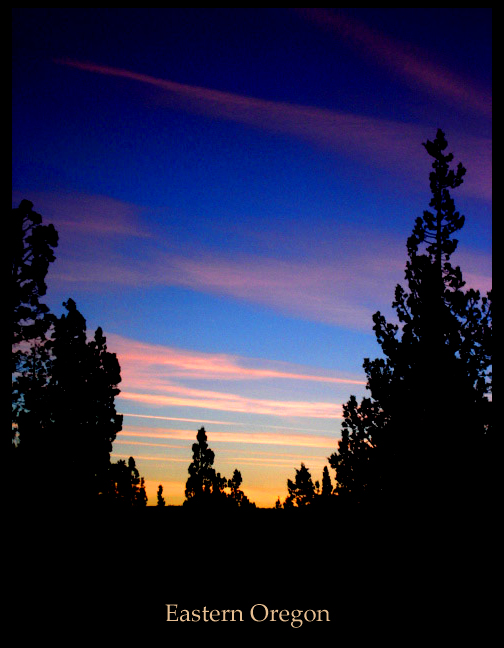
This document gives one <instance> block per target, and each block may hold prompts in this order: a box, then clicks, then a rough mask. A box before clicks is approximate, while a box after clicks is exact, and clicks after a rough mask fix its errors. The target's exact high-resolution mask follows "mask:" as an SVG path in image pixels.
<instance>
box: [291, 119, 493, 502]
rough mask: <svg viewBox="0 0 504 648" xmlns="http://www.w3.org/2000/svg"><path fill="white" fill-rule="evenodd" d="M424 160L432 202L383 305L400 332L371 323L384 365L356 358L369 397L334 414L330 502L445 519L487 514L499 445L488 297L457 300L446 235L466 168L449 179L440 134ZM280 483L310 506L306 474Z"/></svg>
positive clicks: (458, 276)
mask: <svg viewBox="0 0 504 648" xmlns="http://www.w3.org/2000/svg"><path fill="white" fill-rule="evenodd" d="M424 147H425V149H426V151H427V153H428V154H429V155H430V156H431V157H432V158H433V162H432V168H433V170H432V172H431V173H430V176H429V179H430V189H431V192H432V198H431V201H430V204H429V206H430V207H431V211H430V210H426V211H424V213H423V216H422V217H418V218H417V219H416V221H415V226H414V229H413V232H412V234H411V236H410V237H409V238H408V241H407V251H408V260H407V263H406V270H405V279H406V282H407V286H408V288H407V289H405V288H403V287H402V286H400V285H398V286H397V287H396V290H395V299H394V302H393V304H392V306H393V308H394V309H395V311H396V313H397V318H398V321H399V324H393V323H390V322H387V320H386V319H385V317H384V316H383V315H382V314H381V313H380V312H377V313H376V314H375V315H374V316H373V321H374V327H373V329H374V331H375V334H376V338H377V341H378V343H379V344H380V346H381V348H382V351H383V357H381V358H377V359H375V360H370V359H369V358H366V359H365V360H364V369H365V372H366V375H367V389H368V390H369V392H370V396H368V397H365V398H363V399H362V401H361V402H360V403H358V402H357V399H356V398H355V396H351V397H350V400H349V401H348V402H347V403H346V404H345V405H344V406H343V413H344V421H343V423H342V438H341V441H340V443H339V447H338V450H337V451H336V452H335V453H333V454H332V455H331V456H330V457H329V463H330V465H331V467H332V468H333V469H334V470H335V471H336V486H335V489H334V494H335V495H336V496H337V500H338V501H339V502H347V503H352V504H359V503H368V504H369V503H372V504H393V505H399V506H403V507H405V508H406V507H409V506H417V505H427V506H430V507H435V506H440V507H442V508H447V507H451V506H460V505H467V504H478V505H485V504H489V503H490V504H491V502H492V501H493V499H494V498H495V496H496V493H497V491H498V483H497V479H498V465H497V461H498V459H497V457H498V456H499V453H498V449H497V433H496V431H495V429H494V428H493V426H492V418H491V416H492V415H491V405H492V404H491V398H490V393H491V388H492V384H491V378H492V372H491V370H492V349H491V335H492V314H491V304H492V301H491V293H488V294H487V295H486V296H482V295H480V293H479V292H478V291H476V290H472V289H470V290H464V286H465V282H464V281H463V279H462V272H461V270H460V268H459V267H458V266H453V265H452V264H451V256H452V254H453V253H454V252H455V250H456V248H457V243H458V241H457V239H456V238H454V236H453V235H454V234H455V233H456V232H457V231H458V230H460V229H461V228H462V226H463V225H464V220H465V219H464V216H463V215H461V214H460V213H459V212H458V211H457V210H456V209H455V204H454V201H453V199H452V197H451V195H450V190H452V189H455V188H457V187H458V186H460V184H461V183H462V182H463V177H464V175H465V172H466V170H465V168H464V167H463V166H462V164H460V163H459V164H458V166H457V168H456V169H455V170H454V169H451V168H450V163H451V162H452V160H453V155H452V154H451V153H448V154H446V153H445V150H446V148H447V142H446V139H445V136H444V133H443V132H442V131H441V130H438V131H437V134H436V137H435V139H434V141H432V142H431V141H427V142H426V143H425V144H424ZM296 472H297V474H296V481H295V482H294V483H293V482H291V481H290V480H289V482H288V489H289V497H288V498H287V501H286V504H287V505H289V504H293V503H294V504H296V505H297V506H303V505H305V504H306V503H308V502H311V501H312V500H313V490H314V489H313V484H312V483H311V479H310V478H309V474H307V471H306V469H305V468H304V466H303V465H302V466H301V470H300V471H296Z"/></svg>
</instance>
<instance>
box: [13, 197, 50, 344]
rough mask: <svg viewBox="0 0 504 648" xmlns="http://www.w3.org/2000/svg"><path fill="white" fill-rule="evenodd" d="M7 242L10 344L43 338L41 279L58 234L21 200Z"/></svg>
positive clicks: (42, 281) (44, 308)
mask: <svg viewBox="0 0 504 648" xmlns="http://www.w3.org/2000/svg"><path fill="white" fill-rule="evenodd" d="M11 227H12V232H13V236H12V239H11V254H12V285H11V291H12V293H11V299H12V304H13V309H12V312H13V327H12V344H13V345H16V344H19V343H20V342H22V341H26V340H32V339H35V338H43V336H44V333H45V332H46V331H47V328H48V323H47V321H46V320H45V318H44V316H45V315H46V314H47V313H48V312H49V309H48V307H47V306H46V305H45V304H42V303H41V302H40V298H41V297H43V296H44V295H45V294H46V290H47V286H46V284H45V277H46V274H47V270H48V268H49V264H50V263H51V262H52V261H54V259H55V257H54V252H53V250H54V248H55V247H57V245H58V233H57V232H56V229H55V228H54V225H42V216H41V215H40V214H37V212H35V211H33V203H31V202H30V201H29V200H22V201H21V203H20V204H19V207H17V208H15V209H13V210H12V222H11Z"/></svg>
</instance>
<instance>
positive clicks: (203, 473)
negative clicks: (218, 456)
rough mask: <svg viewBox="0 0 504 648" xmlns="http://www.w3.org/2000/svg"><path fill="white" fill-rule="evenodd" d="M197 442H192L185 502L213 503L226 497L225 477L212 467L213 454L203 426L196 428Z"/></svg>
mask: <svg viewBox="0 0 504 648" xmlns="http://www.w3.org/2000/svg"><path fill="white" fill-rule="evenodd" d="M196 439H197V443H193V446H192V451H193V460H192V463H191V464H190V466H189V469H188V470H189V478H188V479H187V482H186V488H185V496H186V503H187V504H199V505H201V504H205V505H208V504H215V503H216V501H217V498H219V499H222V498H224V497H226V494H225V492H224V489H225V487H226V486H227V480H226V478H225V477H221V475H220V473H217V472H216V471H215V469H214V467H213V463H214V460H215V455H214V453H213V451H212V450H211V449H210V448H209V447H208V443H207V435H206V432H205V428H204V427H202V428H200V429H199V430H198V433H197V436H196Z"/></svg>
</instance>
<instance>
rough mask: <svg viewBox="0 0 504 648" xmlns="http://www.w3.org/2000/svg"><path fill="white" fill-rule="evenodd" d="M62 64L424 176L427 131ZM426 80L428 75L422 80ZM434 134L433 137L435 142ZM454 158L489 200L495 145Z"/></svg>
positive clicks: (470, 186) (466, 139) (462, 146)
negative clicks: (463, 164)
mask: <svg viewBox="0 0 504 648" xmlns="http://www.w3.org/2000/svg"><path fill="white" fill-rule="evenodd" d="M55 62H56V63H58V64H61V65H66V66H70V67H74V68H76V69H79V70H82V71H86V72H91V73H94V74H101V75H106V76H110V77H115V78H124V79H129V80H131V81H135V82H139V83H142V84H147V85H150V86H154V87H156V88H158V89H160V90H163V91H164V96H165V101H166V105H167V106H168V107H171V108H175V109H180V110H187V111H190V112H193V113H197V114H201V115H206V116H210V117H213V118H216V119H223V120H229V121H233V122H238V123H242V124H246V125H249V126H253V127H254V128H259V129H261V130H266V131H269V132H273V133H277V134H286V135H292V136H295V137H297V138H300V139H303V140H305V141H307V142H309V143H311V144H313V145H316V146H319V147H323V148H326V149H330V150H332V151H335V152H337V153H338V154H340V155H344V156H345V157H354V158H358V159H359V160H361V161H364V162H365V163H366V164H368V165H369V164H370V165H374V166H376V167H379V168H384V169H387V170H389V171H390V170H393V171H394V172H395V173H396V174H399V175H400V176H401V177H407V178H408V180H409V181H411V180H412V179H413V181H414V182H416V180H415V179H416V178H422V181H423V178H424V176H425V170H426V169H427V168H428V167H427V166H426V164H428V163H426V158H425V153H424V151H423V149H422V147H421V146H420V145H419V143H420V142H423V141H425V139H426V136H425V127H424V126H422V125H418V124H407V123H403V122H397V121H392V120H386V119H378V118H374V117H368V116H364V115H356V114H351V113H343V112H338V111H335V110H327V109H322V108H317V107H312V106H302V105H295V104H291V103H286V102H275V101H271V100H265V99H260V98H254V97H248V96H243V95H237V94H233V93H230V92H224V91H221V90H215V89H211V88H203V87H199V86H191V85H187V84H182V83H177V82H174V81H169V80H166V79H160V78H157V77H153V76H150V75H147V74H142V73H139V72H134V71H132V70H125V69H121V68H115V67H110V66H106V65H99V64H95V63H88V62H82V61H76V60H70V59H59V60H57V61H55ZM424 76H425V77H426V78H428V76H429V75H427V73H425V75H424ZM433 136H434V134H432V137H433ZM456 141H457V150H456V155H457V157H460V159H464V160H466V161H468V160H471V170H470V173H468V175H467V176H466V181H465V182H464V184H463V185H462V188H461V191H462V192H464V193H467V194H469V195H472V196H476V197H479V198H483V199H486V200H489V199H490V198H491V141H490V140H489V139H485V138H476V137H470V136H467V135H465V134H463V133H462V134H460V135H458V136H457V137H456Z"/></svg>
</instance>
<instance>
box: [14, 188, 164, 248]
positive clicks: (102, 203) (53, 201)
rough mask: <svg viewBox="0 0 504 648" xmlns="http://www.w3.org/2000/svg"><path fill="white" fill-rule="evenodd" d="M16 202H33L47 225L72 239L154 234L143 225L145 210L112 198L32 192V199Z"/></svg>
mask: <svg viewBox="0 0 504 648" xmlns="http://www.w3.org/2000/svg"><path fill="white" fill-rule="evenodd" d="M12 198H13V202H16V204H19V202H20V201H21V199H23V198H29V199H30V200H31V201H32V202H33V203H34V209H35V211H39V212H41V213H42V214H43V216H44V221H46V222H50V223H53V224H54V225H55V227H56V229H57V230H58V232H60V233H63V234H68V235H69V238H70V237H73V238H75V237H94V240H96V237H107V238H110V237H135V238H151V237H152V233H151V232H150V231H149V230H148V229H147V228H146V227H145V226H144V225H143V224H142V223H141V213H140V212H141V208H140V207H138V206H137V205H133V204H131V203H128V202H125V201H122V200H117V199H115V198H112V197H110V196H105V195H96V194H86V193H75V192H73V193H65V192H61V191H60V192H58V193H53V192H39V191H36V192H30V195H29V196H25V195H21V193H20V192H14V193H13V196H12Z"/></svg>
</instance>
